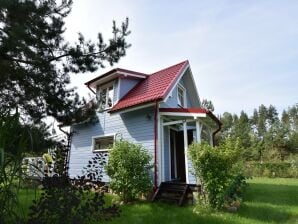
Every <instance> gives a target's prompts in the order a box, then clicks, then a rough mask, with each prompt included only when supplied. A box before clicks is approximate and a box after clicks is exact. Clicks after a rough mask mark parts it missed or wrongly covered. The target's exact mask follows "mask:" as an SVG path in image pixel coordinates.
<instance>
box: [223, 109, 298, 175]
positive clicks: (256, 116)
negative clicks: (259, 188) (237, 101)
mask: <svg viewBox="0 0 298 224" xmlns="http://www.w3.org/2000/svg"><path fill="white" fill-rule="evenodd" d="M220 120H221V122H222V124H223V125H222V130H221V132H220V134H219V135H218V136H217V142H218V144H221V143H222V142H223V141H225V140H226V139H227V138H230V139H232V140H233V141H239V144H240V146H241V153H242V158H243V160H244V161H245V163H246V164H249V167H248V169H247V171H250V172H251V175H254V176H273V177H274V176H281V177H297V171H296V170H297V165H298V104H294V105H292V106H289V107H288V108H287V109H284V110H283V111H282V113H281V114H279V113H278V111H277V109H276V107H275V106H273V105H269V106H265V105H263V104H262V105H260V106H259V107H258V108H257V109H254V111H253V114H252V116H249V115H248V114H247V113H246V112H245V111H241V113H240V115H237V114H232V113H229V112H225V113H223V114H222V115H221V116H220Z"/></svg>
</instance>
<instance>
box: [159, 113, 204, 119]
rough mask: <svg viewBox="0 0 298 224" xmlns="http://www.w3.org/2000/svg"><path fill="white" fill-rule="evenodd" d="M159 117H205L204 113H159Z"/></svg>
mask: <svg viewBox="0 0 298 224" xmlns="http://www.w3.org/2000/svg"><path fill="white" fill-rule="evenodd" d="M160 115H167V116H181V117H194V118H198V117H206V114H205V113H187V112H182V113H179V112H160Z"/></svg>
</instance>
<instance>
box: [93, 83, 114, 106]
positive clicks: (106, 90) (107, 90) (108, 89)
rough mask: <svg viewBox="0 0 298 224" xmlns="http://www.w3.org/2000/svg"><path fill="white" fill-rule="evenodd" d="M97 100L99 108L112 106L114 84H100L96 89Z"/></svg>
mask: <svg viewBox="0 0 298 224" xmlns="http://www.w3.org/2000/svg"><path fill="white" fill-rule="evenodd" d="M97 98H98V102H99V108H100V109H101V110H105V109H109V108H111V107H112V106H113V102H114V84H113V83H109V84H107V85H104V86H100V87H99V89H98V96H97Z"/></svg>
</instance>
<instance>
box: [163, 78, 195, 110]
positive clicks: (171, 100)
mask: <svg viewBox="0 0 298 224" xmlns="http://www.w3.org/2000/svg"><path fill="white" fill-rule="evenodd" d="M179 84H180V85H182V86H183V87H184V88H185V90H186V101H187V107H193V103H192V100H191V98H190V96H191V93H189V91H188V88H187V87H188V86H186V85H185V82H184V76H183V77H182V78H181V80H180V81H179ZM177 88H178V85H177V86H175V87H174V89H173V91H172V94H171V95H170V97H168V99H167V101H166V102H163V103H162V104H161V106H160V107H162V108H167V107H170V108H176V107H178V94H177Z"/></svg>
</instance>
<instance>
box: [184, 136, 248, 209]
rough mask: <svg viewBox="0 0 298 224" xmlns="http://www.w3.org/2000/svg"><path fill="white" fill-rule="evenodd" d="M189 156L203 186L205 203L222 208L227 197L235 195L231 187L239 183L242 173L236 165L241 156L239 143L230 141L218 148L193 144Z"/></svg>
mask: <svg viewBox="0 0 298 224" xmlns="http://www.w3.org/2000/svg"><path fill="white" fill-rule="evenodd" d="M189 154H190V158H191V161H192V165H193V168H194V171H195V175H196V177H197V179H198V180H199V181H200V184H201V189H202V192H201V193H202V196H203V198H202V199H203V203H205V204H208V205H209V206H211V207H212V208H221V207H222V206H223V205H224V203H225V199H226V198H227V196H229V195H230V194H232V193H233V192H232V190H233V189H232V187H231V185H235V184H237V183H239V181H238V180H237V179H236V176H237V175H239V172H240V171H239V166H238V164H235V161H238V157H239V155H240V149H239V147H238V143H237V142H236V143H234V142H232V141H231V140H229V139H228V140H227V141H225V142H224V143H223V144H221V145H220V146H218V147H212V146H210V145H208V144H205V143H203V144H192V145H191V146H190V147H189ZM239 180H240V179H239ZM240 182H242V180H241V181H240ZM238 187H241V185H239V186H237V189H238ZM229 188H230V189H229ZM235 188H236V187H235ZM227 194H228V195H227Z"/></svg>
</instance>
